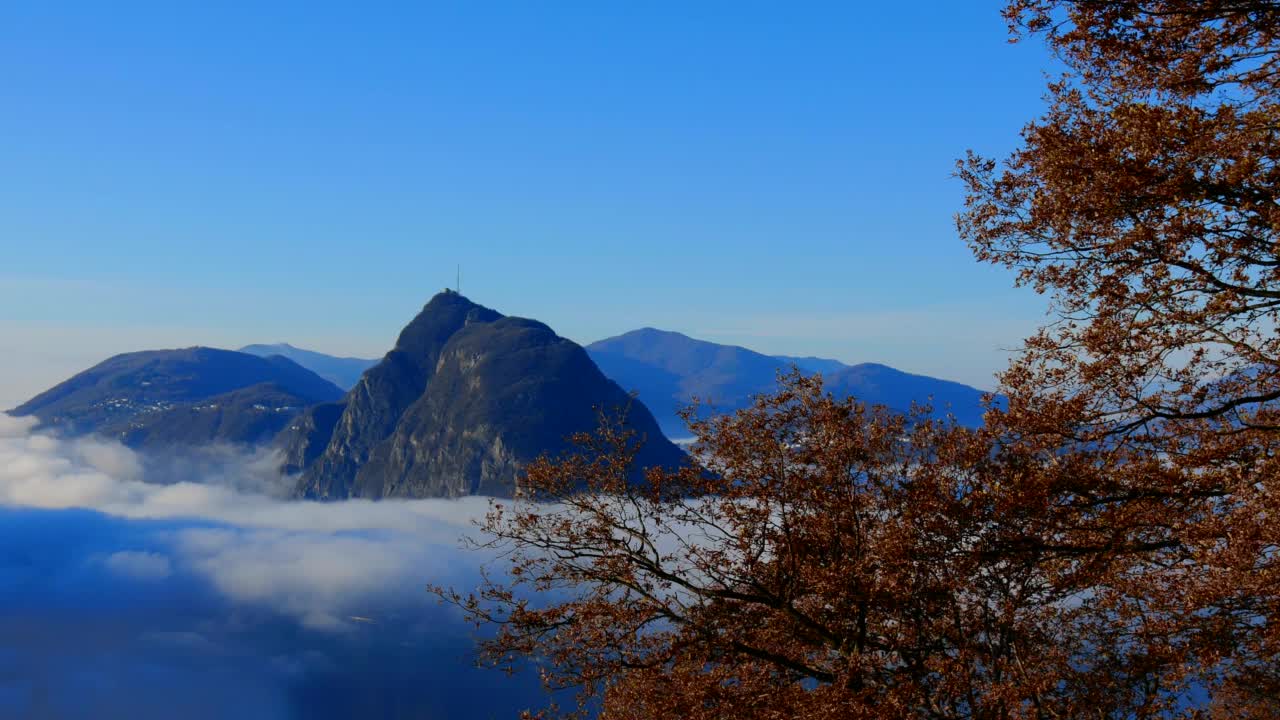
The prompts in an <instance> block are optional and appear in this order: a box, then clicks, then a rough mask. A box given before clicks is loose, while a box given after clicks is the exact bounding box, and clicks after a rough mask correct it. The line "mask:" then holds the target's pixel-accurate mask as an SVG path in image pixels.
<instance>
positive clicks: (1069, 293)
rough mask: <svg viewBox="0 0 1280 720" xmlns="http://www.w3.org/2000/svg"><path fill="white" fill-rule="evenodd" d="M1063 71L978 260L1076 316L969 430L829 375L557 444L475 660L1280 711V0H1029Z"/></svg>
mask: <svg viewBox="0 0 1280 720" xmlns="http://www.w3.org/2000/svg"><path fill="white" fill-rule="evenodd" d="M1006 16H1007V17H1008V19H1009V21H1010V24H1011V27H1012V28H1013V30H1014V32H1015V34H1017V35H1018V36H1020V37H1022V36H1043V37H1045V38H1046V40H1047V42H1048V43H1049V45H1050V47H1051V48H1053V49H1054V50H1055V52H1056V53H1057V54H1058V56H1059V57H1060V58H1061V59H1062V61H1063V62H1064V63H1065V65H1066V67H1067V68H1068V71H1067V73H1066V74H1065V75H1064V76H1063V77H1061V78H1059V79H1058V80H1057V81H1055V82H1053V83H1052V84H1051V85H1050V88H1049V101H1050V107H1049V109H1048V111H1047V112H1046V114H1045V115H1044V116H1043V117H1042V118H1040V119H1039V120H1037V121H1035V122H1033V123H1031V124H1029V125H1028V126H1027V128H1026V129H1025V131H1024V136H1023V139H1024V142H1023V146H1022V147H1021V148H1020V149H1018V150H1017V151H1016V152H1015V153H1013V155H1012V156H1011V157H1009V158H1007V159H1006V160H1005V161H1004V162H1003V163H997V162H996V161H994V160H992V159H988V158H982V157H978V156H973V155H971V156H970V157H969V158H968V159H967V160H966V161H964V162H962V163H961V166H960V172H959V174H960V177H961V179H962V180H963V182H964V183H965V184H966V186H967V188H968V199H967V201H966V207H965V209H964V210H963V212H962V213H961V215H960V217H959V229H960V232H961V234H962V236H963V237H964V238H965V239H966V240H967V241H968V242H969V243H970V244H971V246H972V247H973V248H974V251H975V253H976V255H977V257H978V259H979V260H981V261H984V262H992V263H997V264H1002V265H1005V266H1007V267H1009V268H1011V269H1013V270H1014V271H1015V272H1016V273H1017V279H1018V282H1019V283H1022V284H1026V285H1030V286H1032V287H1034V288H1035V289H1036V290H1037V291H1039V292H1042V293H1046V294H1048V295H1049V296H1050V298H1051V300H1052V302H1053V309H1054V311H1055V313H1056V315H1057V317H1056V319H1055V321H1054V322H1053V323H1051V324H1049V325H1047V326H1046V327H1044V328H1043V329H1042V330H1041V331H1040V332H1039V333H1038V334H1036V335H1035V336H1034V337H1032V338H1030V339H1029V340H1028V341H1027V344H1026V347H1025V349H1024V352H1023V353H1022V354H1021V355H1020V356H1019V358H1018V359H1017V360H1016V361H1015V362H1014V363H1013V364H1012V366H1011V367H1010V368H1009V370H1008V371H1007V372H1005V373H1004V374H1003V376H1002V388H1001V389H1002V392H1003V393H1004V394H1005V395H1006V396H1007V397H1008V402H1007V407H1005V408H1003V409H993V410H992V411H990V412H989V413H988V416H987V424H986V426H985V427H984V428H982V429H979V430H967V429H964V428H959V427H956V426H954V425H951V424H948V423H945V422H937V421H933V420H930V419H928V418H927V417H926V416H925V415H924V414H923V413H920V414H915V415H913V416H910V417H901V416H896V415H893V414H890V413H887V412H885V411H883V410H878V409H869V408H865V407H863V406H861V405H859V404H858V403H856V402H855V401H853V400H840V399H836V398H833V397H830V396H829V395H827V394H825V393H824V392H823V391H822V388H821V384H820V382H819V381H817V380H816V379H807V378H802V377H799V376H792V377H790V378H787V379H786V380H785V381H784V382H783V384H782V386H781V388H780V390H779V392H778V393H777V394H776V395H774V396H771V397H764V398H760V399H759V400H758V401H757V402H756V404H755V405H753V406H752V407H750V408H747V409H746V410H743V411H741V412H739V413H738V414H736V415H735V416H732V417H722V418H717V419H713V420H704V421H694V422H692V429H693V430H694V432H695V434H696V435H697V436H698V438H699V442H698V444H697V446H696V447H695V449H694V453H693V457H694V458H697V460H698V463H699V465H698V466H696V467H695V466H690V467H688V468H686V469H684V470H683V471H681V472H664V471H656V470H655V471H650V472H649V474H648V478H647V482H646V483H644V484H641V485H634V484H628V482H627V481H626V478H627V477H628V474H627V472H626V468H627V467H628V466H629V464H630V461H631V460H632V458H633V457H634V446H633V440H634V439H633V438H629V437H628V436H627V435H626V434H625V433H624V432H622V431H621V430H620V429H619V426H617V425H611V424H606V425H605V426H604V427H603V428H602V430H601V432H600V433H599V434H598V435H595V436H591V437H584V438H580V440H581V441H582V442H583V443H584V453H583V454H581V455H578V456H575V457H570V458H565V459H562V460H560V461H556V462H552V461H543V462H540V463H538V464H537V465H535V466H534V467H532V468H531V469H530V471H529V474H528V478H527V479H526V482H525V484H524V491H525V495H524V496H523V497H522V498H521V499H519V500H517V501H516V502H515V503H514V504H511V505H498V506H495V508H494V510H493V512H492V513H491V514H490V515H489V517H488V519H487V521H486V523H485V524H484V526H483V528H482V530H483V531H484V533H485V540H483V541H481V542H482V544H484V545H486V546H489V547H491V548H493V549H496V550H499V551H500V552H501V553H502V555H501V557H503V558H505V560H506V561H507V562H508V563H509V564H508V565H506V569H507V572H506V573H505V574H503V575H502V576H495V580H494V581H493V582H491V583H487V584H486V585H485V586H483V587H482V588H480V589H479V591H478V592H477V593H475V594H474V595H461V594H456V593H453V592H452V591H447V590H444V589H437V592H439V593H440V594H442V595H443V596H445V597H446V598H447V599H449V600H452V601H453V602H455V603H458V604H459V605H461V606H462V607H463V608H464V609H465V610H466V611H467V612H468V613H469V614H470V615H471V617H472V618H473V619H476V620H477V621H488V622H492V623H494V624H496V626H497V627H498V632H497V635H496V636H495V637H493V638H492V639H491V640H489V641H487V642H486V643H485V644H484V646H483V649H484V657H485V658H486V659H487V660H488V661H490V662H492V663H494V664H497V665H502V666H506V665H509V664H510V663H512V662H514V661H515V660H517V659H519V658H532V659H534V660H535V661H536V662H537V663H538V664H539V665H540V667H541V668H542V670H543V673H544V678H545V680H546V681H547V683H548V685H549V687H552V688H559V687H575V688H578V689H579V691H580V694H579V700H580V703H579V706H578V707H577V708H576V709H575V710H573V711H572V712H570V713H569V714H573V712H578V713H583V714H587V713H588V710H590V711H592V712H595V711H598V712H599V714H600V715H601V716H602V717H608V718H686V717H688V718H726V717H731V716H732V717H741V718H756V717H761V718H791V717H804V718H859V717H865V718H938V719H947V720H950V719H952V718H954V719H956V720H960V719H970V718H972V719H978V718H994V719H1000V720H1004V719H1006V718H1009V719H1012V718H1083V717H1088V718H1130V717H1133V718H1146V717H1168V718H1174V717H1186V718H1192V717H1239V718H1264V717H1275V716H1276V714H1277V712H1280V700H1278V698H1280V670H1278V668H1280V623H1278V621H1277V618H1278V617H1280V522H1278V521H1277V517H1280V460H1278V459H1277V458H1278V457H1280V452H1278V450H1280V334H1278V332H1277V329H1278V328H1280V324H1278V321H1280V316H1278V315H1277V313H1278V312H1280V235H1277V229H1278V228H1280V204H1278V201H1280V197H1278V196H1277V180H1278V179H1280V177H1278V176H1277V172H1280V171H1278V170H1277V167H1276V163H1277V160H1278V159H1280V135H1278V133H1280V110H1278V108H1277V92H1276V91H1277V83H1280V65H1278V64H1277V57H1276V49H1277V43H1280V4H1277V3H1275V2H1269V1H1263V0H1202V1H1199V2H1192V1H1190V0H1181V1H1178V0H1132V1H1125V2H1121V1H1109V0H1077V1H1074V2H1069V1H1066V0H1013V1H1012V2H1011V3H1010V5H1009V6H1008V8H1007V9H1006Z"/></svg>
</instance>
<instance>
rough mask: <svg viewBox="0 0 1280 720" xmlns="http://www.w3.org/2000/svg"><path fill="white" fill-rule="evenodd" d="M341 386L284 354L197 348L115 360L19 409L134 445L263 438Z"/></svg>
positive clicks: (45, 422)
mask: <svg viewBox="0 0 1280 720" xmlns="http://www.w3.org/2000/svg"><path fill="white" fill-rule="evenodd" d="M341 396H342V390H340V389H339V388H338V387H337V386H335V385H334V384H333V383H331V382H329V381H328V380H325V379H323V378H321V377H320V376H318V375H316V374H315V373H313V372H311V371H310V370H307V369H306V368H304V367H302V366H301V365H299V364H297V363H295V362H293V361H292V360H289V359H288V358H285V357H281V356H279V355H276V356H272V357H267V358H263V357H258V356H256V355H250V354H248V353H241V352H234V351H231V350H218V349H215V348H207V347H191V348H184V349H180V350H146V351H142V352H133V353H125V354H123V355H116V356H115V357H112V358H109V359H107V360H105V361H103V362H101V363H99V364H97V365H95V366H93V367H91V368H89V369H88V370H85V371H84V372H81V373H79V374H77V375H75V376H74V377H72V378H70V379H69V380H67V381H65V382H62V383H59V384H58V385H56V386H54V387H53V388H50V389H49V390H46V391H45V392H43V393H40V394H39V395H37V396H36V397H34V398H32V399H31V400H28V401H27V402H25V403H23V404H22V405H20V406H18V407H17V408H14V409H13V411H12V414H14V415H34V416H35V417H37V418H39V420H40V422H41V425H42V426H44V427H46V428H49V429H57V430H59V431H62V432H65V433H68V434H84V433H96V434H99V435H104V436H108V437H113V438H117V439H119V440H122V441H123V442H125V443H126V444H128V445H130V446H133V447H154V446H158V445H202V444H208V443H211V442H231V443H260V442H265V441H268V440H270V439H271V438H272V437H273V436H274V435H276V434H277V433H278V432H279V431H280V430H281V429H282V428H283V427H284V426H285V425H287V424H288V422H289V421H290V420H291V419H292V418H293V417H294V416H296V415H297V414H298V413H300V412H302V411H303V410H304V409H306V408H307V407H308V406H311V405H315V404H316V403H323V402H330V401H333V400H337V399H338V398H340V397H341Z"/></svg>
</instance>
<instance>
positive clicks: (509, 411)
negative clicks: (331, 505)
mask: <svg viewBox="0 0 1280 720" xmlns="http://www.w3.org/2000/svg"><path fill="white" fill-rule="evenodd" d="M625 406H629V413H628V415H627V423H628V425H629V426H630V427H631V428H632V429H634V430H635V431H636V432H637V433H638V434H639V435H640V436H641V437H644V438H646V440H647V442H646V444H645V445H644V447H643V448H642V449H641V451H640V455H639V456H638V458H637V462H638V464H639V465H641V466H651V465H664V466H674V465H678V464H679V463H681V462H682V461H683V460H684V457H685V456H684V453H683V452H681V451H680V450H679V449H678V448H676V447H675V446H674V445H673V444H672V443H671V442H670V441H669V440H667V438H666V437H665V436H664V435H663V433H662V432H661V431H660V430H659V428H658V424H657V422H656V421H655V420H654V418H653V415H652V414H650V412H649V411H648V410H647V409H646V408H645V407H644V405H643V404H642V403H639V402H632V401H631V398H630V397H629V396H628V395H627V393H626V391H624V390H623V389H622V388H620V387H619V386H618V385H617V383H615V382H613V381H612V380H610V379H608V378H607V377H605V375H604V374H602V373H601V372H600V370H599V368H597V367H596V365H595V363H593V362H592V361H591V358H590V357H589V356H588V355H587V353H586V352H585V351H584V350H583V348H582V347H581V346H579V345H577V344H576V343H574V342H572V341H570V340H567V339H565V338H562V337H560V336H559V335H557V334H556V333H555V332H554V331H552V330H551V328H549V327H547V326H546V325H544V324H542V323H540V322H538V321H536V320H528V319H525V318H518V317H507V316H504V315H502V314H501V313H498V312H495V311H494V310H491V309H489V308H486V307H483V306H481V305H477V304H476V303H474V302H472V301H470V300H468V299H467V298H465V297H463V296H462V295H459V294H457V293H456V292H453V291H446V292H443V293H440V294H438V295H436V296H435V297H434V298H432V299H431V301H430V302H428V303H427V304H426V306H425V307H424V308H423V309H422V312H420V313H419V314H418V315H417V317H415V318H414V319H413V320H412V321H411V322H410V323H409V324H408V325H407V326H405V328H404V330H403V331H401V333H400V337H399V339H398V340H397V341H396V345H395V347H394V348H393V349H392V350H391V351H390V352H388V353H387V354H386V356H385V357H384V358H383V359H382V360H381V361H380V362H379V363H378V364H377V365H375V366H374V367H372V368H370V369H369V370H368V371H367V372H366V373H365V374H364V375H363V376H362V377H361V378H360V381H359V382H358V383H357V384H356V386H355V387H354V388H352V389H351V391H350V392H348V393H347V395H346V398H345V399H344V400H343V401H342V402H340V403H335V404H324V405H319V406H317V407H315V408H313V409H312V410H309V411H308V412H307V413H305V414H303V415H302V416H300V417H299V418H298V419H297V421H296V422H294V423H292V424H291V425H290V426H289V428H288V430H287V431H286V432H285V433H283V434H282V436H281V440H280V444H281V446H282V448H283V449H284V453H285V457H286V460H285V462H286V466H287V467H288V468H289V469H291V470H292V469H301V470H302V473H301V476H300V478H299V481H298V494H300V495H303V496H306V497H312V498H322V499H339V498H347V497H366V498H380V497H457V496H460V495H473V494H480V495H511V494H512V493H513V492H514V491H515V489H516V481H517V479H518V478H519V476H520V473H521V472H522V470H523V469H524V467H525V466H527V465H528V463H529V462H531V461H533V460H534V459H536V458H537V457H538V456H540V455H543V454H548V455H557V454H559V453H561V452H562V451H565V450H568V449H570V445H569V443H568V441H567V438H568V437H569V436H570V435H572V434H573V433H577V432H583V431H590V430H593V429H595V428H596V427H597V425H598V415H597V409H600V410H603V411H605V412H612V411H613V410H615V409H621V408H623V407H625Z"/></svg>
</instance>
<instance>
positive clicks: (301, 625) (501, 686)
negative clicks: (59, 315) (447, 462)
mask: <svg viewBox="0 0 1280 720" xmlns="http://www.w3.org/2000/svg"><path fill="white" fill-rule="evenodd" d="M275 466H276V463H275V462H274V458H272V457H271V456H270V455H268V454H264V453H258V454H246V453H243V452H238V451H234V450H230V449H219V450H205V451H201V452H199V453H188V454H185V455H181V456H177V455H175V456H168V457H154V456H147V457H144V456H141V455H139V454H137V453H135V452H133V451H131V450H129V449H128V448H125V447H123V446H121V445H119V444H117V443H111V442H105V441H102V440H98V439H88V438H78V439H73V438H60V437H55V436H52V435H46V434H41V433H36V432H33V427H32V423H31V421H30V420H28V419H25V418H13V417H10V416H8V415H4V414H2V413H0V717H4V718H9V717H13V718H33V719H45V718H95V719H96V718H129V719H130V720H145V719H147V718H172V717H182V718H184V720H199V719H203V718H226V717H236V718H241V719H243V720H251V719H259V718H261V719H263V720H277V719H281V718H339V717H341V718H347V717H362V718H363V717H368V718H469V717H477V718H489V717H514V716H515V714H516V711H517V710H518V709H519V708H522V707H529V706H533V705H539V704H541V703H542V702H543V698H542V697H541V695H540V693H539V691H538V689H537V682H536V679H535V678H534V677H533V676H532V675H533V674H532V673H528V672H526V673H523V674H519V675H517V676H515V677H508V676H506V675H504V674H501V673H497V672H493V671H487V670H478V669H475V668H474V667H472V659H473V648H474V641H475V635H476V630H475V628H473V627H471V626H469V625H466V624H464V623H463V622H462V621H461V618H460V617H459V615H458V614H457V612H456V611H455V610H453V609H451V608H448V607H442V606H440V605H439V604H438V603H437V602H436V601H435V599H434V598H433V597H432V596H430V595H429V594H428V593H427V592H426V591H425V589H424V586H425V585H426V584H428V583H438V584H444V585H453V586H455V587H459V588H470V587H473V586H474V585H475V584H476V580H477V577H478V572H479V568H480V565H481V563H482V562H484V561H485V560H486V558H484V557H482V556H480V555H478V554H477V553H475V552H473V551H467V550H462V549H461V548H460V544H459V539H460V538H461V537H462V536H463V535H465V534H468V533H470V532H472V531H473V527H472V524H471V523H472V521H473V520H474V519H476V518H478V517H480V516H482V515H483V514H484V512H485V510H486V508H487V503H488V501H487V500H485V499H483V498H467V499H463V500H456V501H448V500H413V501H380V502H370V501H364V500H349V501H343V502H333V503H317V502H306V501H298V500H289V499H286V498H284V497H283V490H284V481H283V480H282V479H281V478H280V477H279V476H278V475H277V473H276V472H275V470H274V468H275Z"/></svg>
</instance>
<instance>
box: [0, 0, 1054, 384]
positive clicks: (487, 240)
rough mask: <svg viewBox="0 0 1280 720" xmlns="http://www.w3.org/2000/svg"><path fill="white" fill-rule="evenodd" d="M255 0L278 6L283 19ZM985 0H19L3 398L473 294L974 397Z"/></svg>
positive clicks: (996, 69) (986, 371) (0, 247)
mask: <svg viewBox="0 0 1280 720" xmlns="http://www.w3.org/2000/svg"><path fill="white" fill-rule="evenodd" d="M267 5H270V8H269V9H268V8H267V7H265V6H267ZM998 10H999V4H998V3H996V2H978V1H974V2H933V3H930V2H916V3H902V4H899V3H845V2H830V3H826V2H812V3H776V2H770V3H763V2H761V3H756V2H741V1H738V2H724V3H720V2H697V3H686V2H670V3H667V2H643V3H641V2H601V1H599V0H596V1H594V2H555V3H530V2H506V3H489V2H457V3H427V2H413V3H410V2H404V3H394V4H393V3H332V4H331V3H323V2H297V3H293V2H275V3H258V2H226V3H221V2H220V3H203V2H202V3H196V2H189V3H188V2H129V1H127V0H126V1H123V2H112V3H105V2H94V3H74V2H68V3H49V2H35V1H31V2H8V3H4V4H2V5H0V251H2V252H0V358H3V359H0V373H3V376H4V379H3V380H0V405H5V403H6V402H7V405H5V406H8V405H11V404H13V403H14V402H17V401H19V400H21V399H24V398H25V397H26V396H27V395H30V394H31V393H33V392H35V391H36V390H39V389H43V387H44V386H46V385H48V384H50V383H52V382H54V381H57V380H60V379H62V377H65V375H67V374H69V373H70V372H73V371H75V370H78V369H81V368H82V367H84V366H86V365H88V364H90V363H92V362H96V361H97V360H100V359H102V358H103V357H105V356H106V355H109V354H111V353H114V352H119V351H123V350H129V349H141V348H144V347H166V346H182V345H189V344H195V343H201V344H210V345H221V346H237V345H240V344H244V343H249V342H259V341H261V342H272V341H279V340H285V341H290V342H293V343H294V344H296V345H304V346H310V347H314V348H316V349H319V350H322V351H327V352H335V353H340V354H356V355H368V356H376V355H380V354H381V353H382V352H384V351H385V350H386V349H387V348H388V347H389V346H390V344H391V342H392V341H393V339H394V337H395V334H396V332H397V331H398V330H399V328H400V327H401V326H402V325H403V324H404V323H405V322H406V321H407V320H408V319H409V318H411V317H412V316H413V315H414V314H415V313H416V312H417V310H418V309H419V307H420V306H421V304H422V303H423V302H424V301H425V300H426V299H427V298H428V297H429V296H430V295H431V294H433V293H434V292H436V291H437V290H439V289H440V288H441V287H443V286H445V285H447V284H452V282H453V278H454V268H455V265H456V264H458V263H461V265H462V266H463V291H464V293H465V294H467V295H468V296H470V297H471V298H472V299H474V300H476V301H478V302H481V303H484V304H486V305H489V306H491V307H494V308H495V309H497V310H499V311H502V312H505V313H508V314H517V315H525V316H530V317H536V318H538V319H541V320H544V321H546V322H548V323H549V324H551V325H552V327H554V328H555V329H557V331H559V332H560V333H561V334H562V335H565V336H567V337H570V338H572V339H574V340H578V341H580V342H589V341H592V340H596V339H599V338H601V337H605V336H609V335H613V334H617V333H620V332H623V331H626V330H629V329H633V328H636V327H640V326H645V325H651V326H656V327H662V328H667V329H674V330H679V331H683V332H686V333H688V334H691V335H695V336H699V337H704V338H706V339H710V340H715V341H719V342H733V343H738V344H743V345H747V346H749V347H753V348H756V349H760V350H763V351H768V352H776V353H790V354H817V355H825V356H829V357H836V358H839V359H842V360H846V361H850V362H858V361H880V362H886V363H889V364H891V365H895V366H897V367H900V368H903V369H906V370H912V371H918V372H925V373H929V374H933V375H939V376H943V377H949V378H954V379H959V380H962V381H965V382H969V383H972V384H976V385H980V386H983V387H989V386H990V385H991V381H990V376H991V373H992V372H993V371H994V370H996V369H998V368H1000V367H1002V366H1003V365H1004V363H1005V356H1004V354H1002V353H1001V352H1000V347H1002V346H1004V347H1008V346H1012V345H1014V344H1016V343H1017V342H1018V340H1019V339H1020V338H1021V337H1022V336H1023V335H1024V334H1025V333H1026V332H1027V331H1028V330H1030V329H1031V327H1033V326H1034V324H1035V323H1036V322H1037V320H1038V319H1039V317H1040V313H1041V312H1042V310H1043V303H1042V302H1041V301H1040V299H1038V298H1037V297H1036V296H1035V295H1034V294H1032V293H1030V292H1029V291H1015V290H1013V289H1012V288H1011V278H1010V276H1009V275H1008V274H1006V273H1005V272H1003V271H1000V270H998V269H994V268H990V267H985V266H979V265H977V264H976V263H975V262H974V261H973V260H972V257H971V255H970V254H969V251H968V249H967V248H966V247H965V246H964V244H963V243H962V242H961V241H960V240H959V239H958V238H957V237H956V234H955V230H954V227H953V222H952V217H953V215H954V213H955V212H956V211H957V210H958V209H959V207H960V201H961V188H960V186H959V184H958V182H957V181H955V180H954V179H952V178H951V172H952V168H953V163H954V161H955V159H956V158H957V157H959V156H961V155H962V154H963V153H964V151H965V149H966V148H975V149H978V150H980V151H984V152H987V153H1001V154H1002V153H1004V152H1006V151H1008V150H1009V149H1011V148H1012V147H1013V146H1014V145H1015V143H1016V142H1017V132H1018V129H1019V128H1020V127H1021V126H1022V125H1023V124H1024V123H1025V122H1026V121H1028V120H1029V119H1031V118H1032V117H1033V116H1034V115H1035V114H1037V113H1038V111H1039V109H1040V107H1041V100H1040V95H1041V92H1042V88H1043V83H1044V80H1043V75H1042V73H1043V72H1044V71H1045V70H1046V69H1047V68H1048V62H1049V61H1048V58H1047V57H1046V55H1045V53H1044V50H1043V49H1042V48H1041V47H1040V46H1038V45H1036V44H1020V45H1010V44H1008V43H1007V42H1006V39H1007V37H1006V32H1005V27H1004V24H1003V21H1002V20H1001V19H1000V17H999V14H998Z"/></svg>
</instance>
